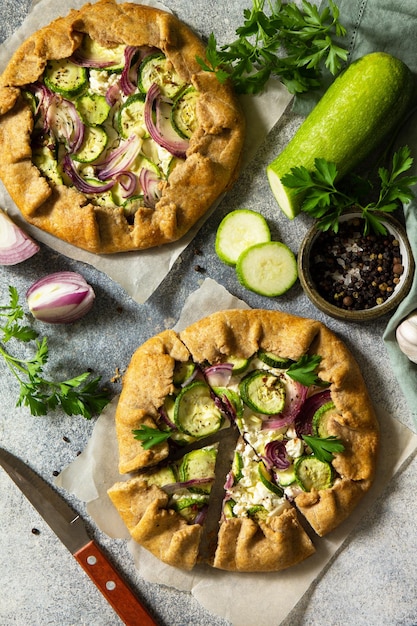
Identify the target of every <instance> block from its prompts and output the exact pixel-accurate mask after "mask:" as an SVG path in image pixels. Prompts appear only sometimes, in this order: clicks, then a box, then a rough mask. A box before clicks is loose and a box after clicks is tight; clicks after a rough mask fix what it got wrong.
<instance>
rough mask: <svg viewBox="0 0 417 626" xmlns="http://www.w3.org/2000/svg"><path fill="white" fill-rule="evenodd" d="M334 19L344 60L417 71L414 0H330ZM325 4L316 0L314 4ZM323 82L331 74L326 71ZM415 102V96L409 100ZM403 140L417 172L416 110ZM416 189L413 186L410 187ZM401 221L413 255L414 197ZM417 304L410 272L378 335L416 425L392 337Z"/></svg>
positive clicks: (411, 379)
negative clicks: (383, 57)
mask: <svg viewBox="0 0 417 626" xmlns="http://www.w3.org/2000/svg"><path fill="white" fill-rule="evenodd" d="M336 4H337V6H338V7H339V10H340V18H339V19H340V22H341V23H342V24H343V25H344V26H345V27H346V28H347V31H348V32H347V36H346V37H344V38H341V39H339V40H338V43H340V45H342V46H343V47H344V48H347V50H348V61H347V63H351V62H352V61H354V60H355V59H357V58H360V57H362V56H364V55H365V54H368V53H370V52H376V51H380V52H381V51H382V52H387V53H389V54H392V55H393V56H396V57H398V58H399V59H401V60H402V61H404V63H406V65H408V67H409V68H410V69H411V71H412V72H413V74H414V75H415V76H416V75H417V1H416V0H336ZM325 6H328V3H327V2H322V3H321V6H320V8H321V9H322V8H323V7H325ZM325 79H326V84H327V85H329V84H330V83H331V81H332V80H333V79H332V77H331V76H330V74H328V75H327V76H326V77H325ZM321 95H322V93H320V92H318V93H316V94H306V95H304V96H300V97H297V98H296V99H295V101H294V105H293V110H294V111H295V112H296V113H300V114H303V115H306V114H307V113H308V112H309V111H310V110H311V108H312V107H313V106H314V104H316V102H317V101H318V99H319V98H320V97H321ZM415 105H416V106H417V99H416V102H415ZM405 144H406V145H408V146H409V147H410V149H411V151H412V155H413V158H414V164H413V171H411V172H410V173H411V174H413V175H417V115H413V116H411V117H410V118H409V119H408V121H407V122H406V123H405V125H404V127H403V129H402V131H401V133H400V135H399V137H398V140H397V145H398V146H400V145H405ZM414 192H415V193H416V195H417V186H416V189H414ZM404 219H405V226H406V230H407V234H408V238H409V240H410V245H411V248H412V250H413V255H414V258H415V259H416V261H417V198H416V199H413V200H412V201H411V202H410V203H409V204H408V205H407V206H405V207H404ZM415 309H417V276H416V274H415V275H414V280H413V284H412V287H411V290H410V292H409V295H408V296H407V297H406V298H405V300H403V302H402V303H401V304H400V306H399V307H398V308H397V310H396V311H395V312H394V314H393V315H392V317H391V318H390V320H389V322H388V324H387V327H386V329H385V332H384V335H383V339H384V342H385V346H386V349H387V352H388V355H389V358H390V361H391V364H392V369H393V371H394V373H395V375H396V377H397V380H398V383H399V385H400V387H401V389H402V391H403V393H404V395H405V397H406V398H407V401H408V404H409V406H410V410H411V412H412V415H413V418H414V422H415V426H416V428H417V365H416V364H414V363H412V362H411V361H409V360H408V358H407V357H406V356H405V355H404V354H403V353H402V352H401V350H400V349H399V347H398V344H397V342H396V338H395V329H396V327H397V326H398V324H399V323H400V322H401V320H402V319H404V318H405V317H406V316H407V315H408V314H409V313H410V312H411V311H413V310H415Z"/></svg>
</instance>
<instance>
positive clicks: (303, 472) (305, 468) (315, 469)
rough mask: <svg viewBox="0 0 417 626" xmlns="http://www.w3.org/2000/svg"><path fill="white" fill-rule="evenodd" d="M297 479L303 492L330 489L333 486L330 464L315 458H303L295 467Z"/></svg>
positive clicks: (298, 460)
mask: <svg viewBox="0 0 417 626" xmlns="http://www.w3.org/2000/svg"><path fill="white" fill-rule="evenodd" d="M294 472H295V479H296V481H297V483H298V485H299V486H300V487H301V489H303V491H311V490H312V489H317V491H319V490H320V489H329V488H330V487H331V486H332V484H333V469H332V466H331V465H330V463H326V461H320V460H319V459H317V458H316V457H314V456H301V457H300V458H299V459H297V461H296V462H295V465H294Z"/></svg>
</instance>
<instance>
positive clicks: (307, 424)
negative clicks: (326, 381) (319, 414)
mask: <svg viewBox="0 0 417 626" xmlns="http://www.w3.org/2000/svg"><path fill="white" fill-rule="evenodd" d="M330 400H331V397H330V390H329V389H325V390H324V391H319V392H318V393H315V394H314V395H312V396H309V397H308V398H307V399H306V401H305V402H304V404H303V406H302V407H301V411H300V412H299V414H298V415H297V418H296V420H295V430H296V432H297V435H298V436H299V437H301V435H311V434H312V432H313V431H312V422H313V415H314V413H315V412H316V411H317V409H318V408H320V407H321V406H322V405H323V404H326V402H329V401H330Z"/></svg>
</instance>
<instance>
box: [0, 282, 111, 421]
mask: <svg viewBox="0 0 417 626" xmlns="http://www.w3.org/2000/svg"><path fill="white" fill-rule="evenodd" d="M24 316H25V313H24V310H23V308H22V307H21V305H20V304H19V295H18V292H17V289H16V288H15V287H12V286H9V303H8V304H7V305H3V306H0V318H3V320H2V321H3V324H2V325H0V332H1V343H0V355H1V356H2V357H3V359H4V361H5V363H6V365H7V366H8V368H9V369H10V371H11V372H12V373H13V375H14V376H15V378H16V379H17V380H18V382H19V385H20V395H19V398H18V400H17V403H16V406H27V407H29V409H30V412H31V414H32V415H35V416H39V415H46V414H47V413H48V411H50V410H53V409H55V408H56V407H58V406H60V407H61V408H62V409H63V411H64V412H65V413H66V414H67V415H82V416H83V417H85V418H86V419H91V417H92V416H93V415H94V414H98V413H100V412H101V411H102V409H103V408H104V407H105V406H106V404H107V403H108V402H109V400H110V397H109V393H108V391H106V390H103V389H100V388H99V383H100V378H99V377H97V378H91V374H90V372H84V373H83V374H80V375H79V376H75V377H74V378H71V379H68V380H64V381H62V382H56V381H53V380H48V379H46V378H45V377H44V373H43V370H44V366H45V364H46V363H47V361H48V357H49V350H48V340H47V337H43V338H42V339H40V340H39V339H38V333H37V332H36V331H35V330H34V329H33V328H31V327H30V326H28V325H27V324H25V323H24V322H23V319H24ZM11 340H16V341H20V342H23V343H25V344H29V343H30V342H34V343H35V347H36V351H35V353H34V354H33V355H32V356H30V357H29V358H26V359H25V358H21V357H18V356H15V355H13V354H11V352H10V351H8V350H7V349H6V347H5V345H6V344H7V343H8V342H9V341H11Z"/></svg>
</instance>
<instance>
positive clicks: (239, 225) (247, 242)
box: [215, 209, 271, 265]
mask: <svg viewBox="0 0 417 626" xmlns="http://www.w3.org/2000/svg"><path fill="white" fill-rule="evenodd" d="M270 240H271V232H270V230H269V226H268V224H267V222H266V220H265V218H264V217H263V216H262V215H261V214H260V213H257V212H256V211H251V210H250V209H236V211H232V212H231V213H229V214H228V215H226V217H224V218H223V220H222V221H221V222H220V226H219V228H218V229H217V235H216V242H215V250H216V253H217V256H218V257H219V258H220V260H221V261H223V262H224V263H227V264H228V265H236V263H237V260H238V258H239V256H240V255H241V254H242V252H244V251H245V250H247V249H248V248H250V247H251V246H253V245H254V244H257V243H264V242H268V241H270Z"/></svg>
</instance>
